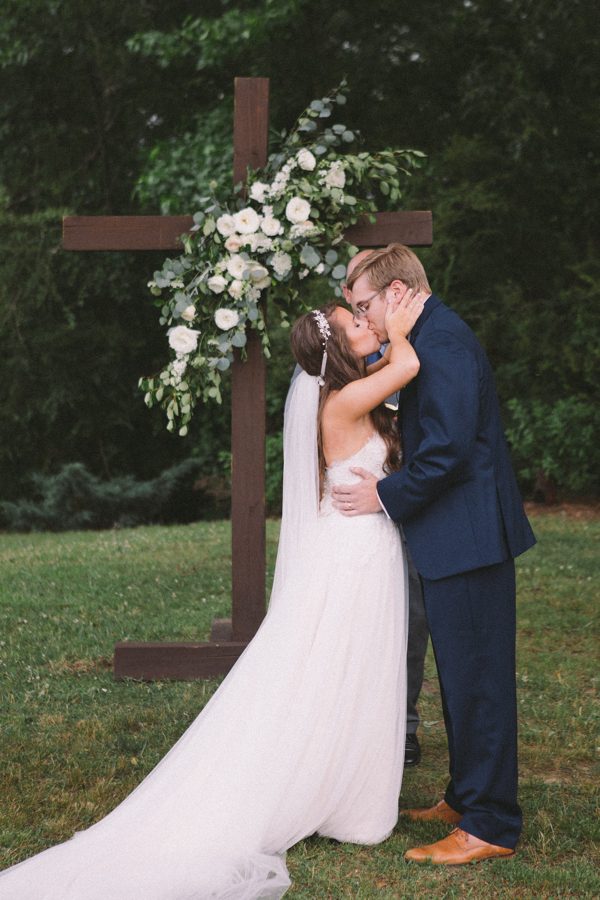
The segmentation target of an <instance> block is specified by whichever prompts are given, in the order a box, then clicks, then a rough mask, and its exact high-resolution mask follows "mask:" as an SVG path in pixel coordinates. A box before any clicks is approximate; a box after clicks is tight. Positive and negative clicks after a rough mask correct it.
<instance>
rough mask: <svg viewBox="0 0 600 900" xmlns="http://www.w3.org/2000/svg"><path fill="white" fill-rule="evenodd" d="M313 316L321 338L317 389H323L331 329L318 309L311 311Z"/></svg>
mask: <svg viewBox="0 0 600 900" xmlns="http://www.w3.org/2000/svg"><path fill="white" fill-rule="evenodd" d="M313 316H314V318H315V322H316V323H317V327H318V329H319V333H320V335H321V337H322V338H323V361H322V362H321V374H320V375H318V376H317V384H318V385H319V387H323V385H324V384H325V367H326V366H327V341H328V340H329V338H330V337H331V328H330V327H329V322H328V321H327V317H326V316H325V315H324V314H323V313H322V312H321V310H320V309H315V310H313Z"/></svg>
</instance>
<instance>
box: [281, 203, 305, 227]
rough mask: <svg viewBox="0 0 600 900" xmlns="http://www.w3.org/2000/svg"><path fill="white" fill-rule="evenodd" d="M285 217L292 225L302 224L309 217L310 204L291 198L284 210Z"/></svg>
mask: <svg viewBox="0 0 600 900" xmlns="http://www.w3.org/2000/svg"><path fill="white" fill-rule="evenodd" d="M285 216H286V219H287V220H288V221H289V222H293V223H294V224H296V223H298V222H304V221H305V220H306V219H308V217H309V216H310V203H309V202H308V200H303V199H302V197H292V199H291V200H289V201H288V204H287V206H286V208H285Z"/></svg>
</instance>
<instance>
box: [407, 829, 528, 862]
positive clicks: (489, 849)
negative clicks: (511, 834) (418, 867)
mask: <svg viewBox="0 0 600 900" xmlns="http://www.w3.org/2000/svg"><path fill="white" fill-rule="evenodd" d="M514 852H515V851H514V850H510V849H509V848H508V847H498V846H497V845H496V844H488V843H487V842H486V841H482V840H481V839H480V838H477V837H475V836H474V835H472V834H469V833H468V832H467V831H463V830H462V828H455V829H454V831H451V832H450V834H449V835H448V837H445V838H444V839H443V840H441V841H437V842H436V843H435V844H428V845H427V846H425V847H415V848H414V849H413V850H408V851H407V852H406V853H405V854H404V859H406V860H408V861H409V862H418V863H425V862H429V863H435V864H437V865H443V866H464V865H465V863H472V862H480V861H481V860H483V859H503V858H505V857H507V856H514Z"/></svg>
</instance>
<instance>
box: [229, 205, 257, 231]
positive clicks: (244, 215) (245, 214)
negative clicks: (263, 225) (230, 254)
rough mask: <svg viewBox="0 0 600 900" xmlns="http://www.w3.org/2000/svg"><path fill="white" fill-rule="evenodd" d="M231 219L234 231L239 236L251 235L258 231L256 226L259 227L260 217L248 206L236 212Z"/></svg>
mask: <svg viewBox="0 0 600 900" xmlns="http://www.w3.org/2000/svg"><path fill="white" fill-rule="evenodd" d="M233 219H234V222H235V228H236V231H239V233H240V234H252V233H253V232H254V231H257V230H258V226H259V225H260V216H259V215H258V213H257V212H256V210H254V209H252V208H251V207H250V206H248V207H246V209H240V211H239V212H236V214H235V215H234V217H233Z"/></svg>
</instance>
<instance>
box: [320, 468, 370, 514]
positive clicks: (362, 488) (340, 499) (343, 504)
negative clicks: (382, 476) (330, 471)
mask: <svg viewBox="0 0 600 900" xmlns="http://www.w3.org/2000/svg"><path fill="white" fill-rule="evenodd" d="M350 471H351V472H352V474H353V475H358V476H359V477H360V479H361V480H360V481H359V482H358V483H357V484H338V485H337V486H336V487H334V488H333V490H332V492H331V496H332V501H333V506H334V508H335V509H337V510H338V511H339V512H341V513H342V514H343V515H345V516H365V515H368V514H369V513H375V512H381V504H380V502H379V497H378V495H377V478H376V477H375V475H373V474H372V473H371V472H367V470H366V469H360V468H355V469H350Z"/></svg>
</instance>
